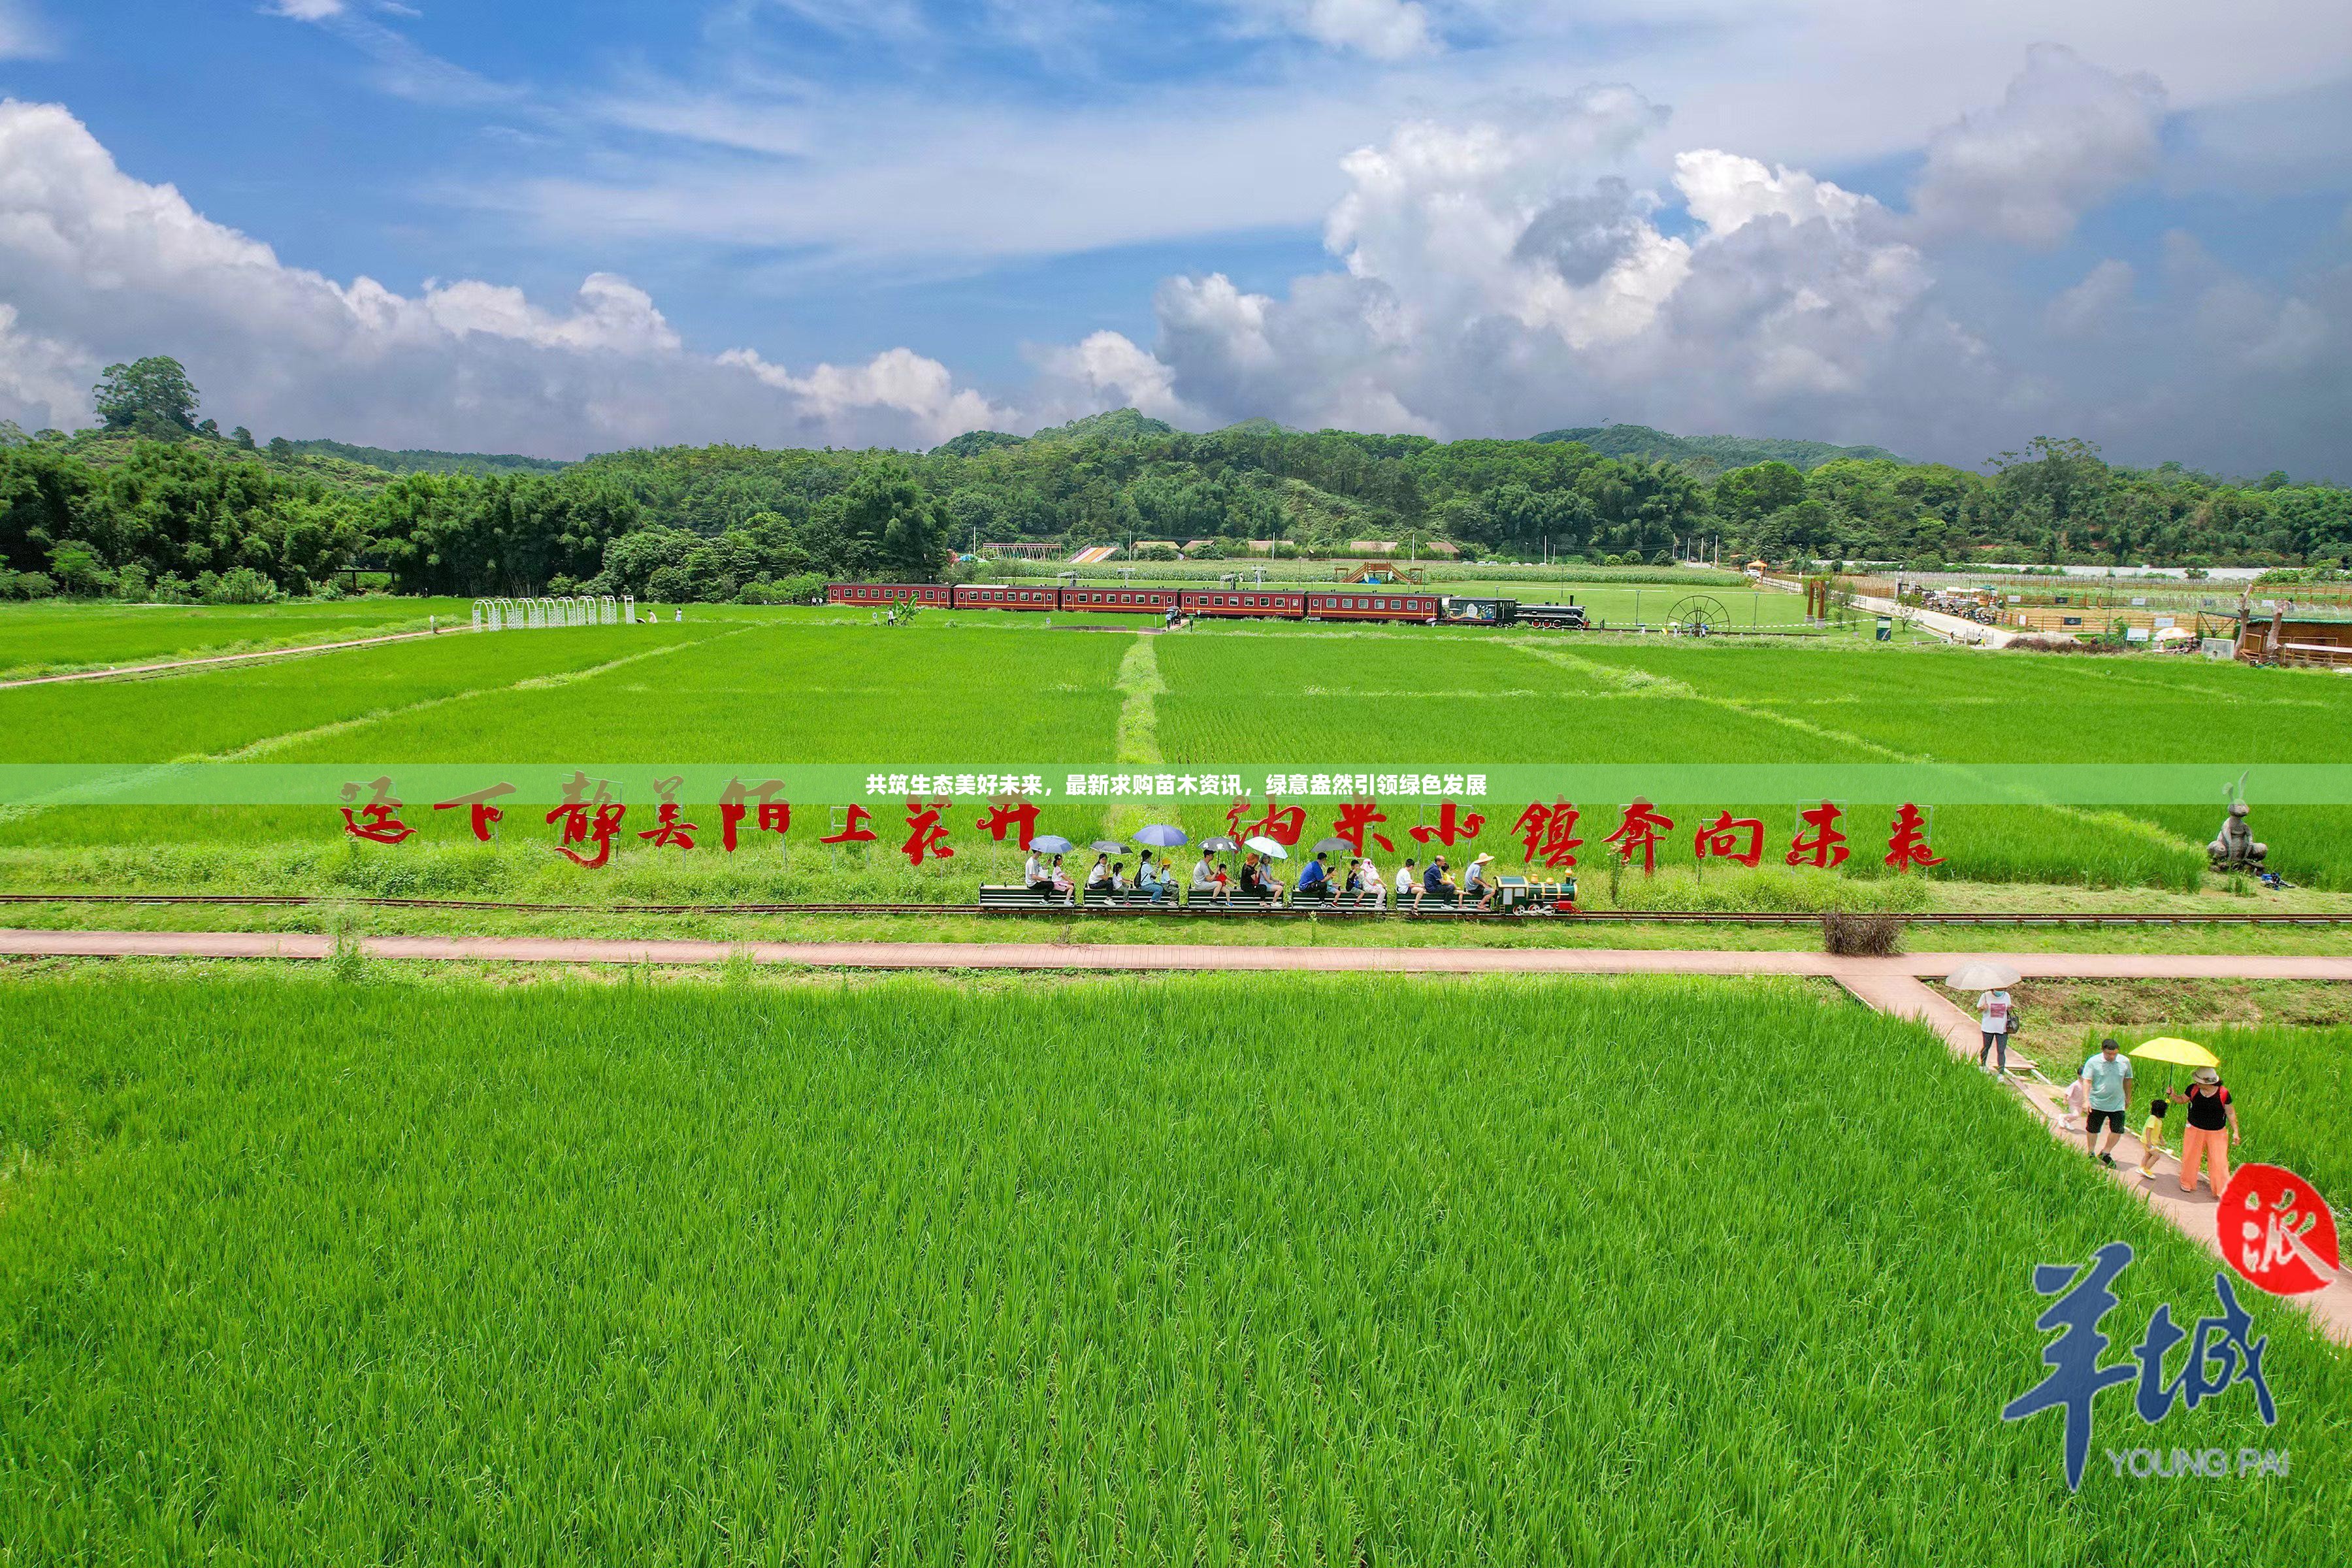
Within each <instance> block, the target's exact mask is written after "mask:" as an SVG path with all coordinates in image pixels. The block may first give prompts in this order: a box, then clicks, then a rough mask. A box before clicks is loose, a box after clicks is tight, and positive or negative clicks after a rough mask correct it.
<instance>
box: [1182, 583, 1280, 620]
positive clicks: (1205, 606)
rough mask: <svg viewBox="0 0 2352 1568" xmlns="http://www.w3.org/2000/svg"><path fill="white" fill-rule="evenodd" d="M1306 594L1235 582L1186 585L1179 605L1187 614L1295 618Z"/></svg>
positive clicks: (1278, 618)
mask: <svg viewBox="0 0 2352 1568" xmlns="http://www.w3.org/2000/svg"><path fill="white" fill-rule="evenodd" d="M1183 605H1184V613H1185V614H1186V615H1188V616H1207V617H1219V616H1222V617H1226V618H1235V617H1239V618H1255V619H1259V620H1264V619H1266V618H1268V617H1271V618H1273V619H1276V620H1284V621H1296V620H1302V619H1304V618H1305V617H1306V615H1307V595H1305V594H1284V593H1278V592H1276V591H1274V590H1272V589H1267V588H1252V587H1250V586H1248V585H1247V584H1238V585H1236V586H1234V587H1231V588H1215V589H1191V588H1188V589H1186V590H1185V592H1184V595H1183Z"/></svg>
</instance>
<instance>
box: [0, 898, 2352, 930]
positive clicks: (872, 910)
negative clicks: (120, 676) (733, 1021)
mask: <svg viewBox="0 0 2352 1568" xmlns="http://www.w3.org/2000/svg"><path fill="white" fill-rule="evenodd" d="M31 904H96V905H113V904H126V905H198V906H203V905H216V906H221V907H241V908H255V909H302V908H307V907H310V906H313V905H320V904H326V905H340V906H345V907H353V908H361V909H383V910H451V911H453V912H464V911H482V912H486V913H500V914H533V915H802V916H810V915H956V916H973V915H978V916H982V917H986V918H1009V919H1014V920H1041V919H1042V920H1056V921H1068V920H1100V921H1114V920H1127V919H1154V918H1169V917H1177V918H1189V919H1195V920H1218V921H1224V920H1258V921H1301V920H1310V921H1381V920H1404V921H1446V922H1451V923H1458V924H1469V925H1514V924H1524V923H1529V922H1537V923H1549V922H1551V921H1562V922H1568V923H1574V924H1581V925H1715V926H1808V925H1814V924H1818V923H1819V922H1820V921H1821V919H1822V913H1824V912H1827V911H1818V910H1817V911H1814V912H1811V913H1802V912H1796V911H1790V910H1769V911H1736V912H1717V911H1699V910H1589V911H1586V912H1583V913H1580V914H1573V915H1555V914H1527V915H1520V914H1501V913H1486V914H1480V913H1475V912H1473V913H1455V912H1453V911H1451V910H1447V911H1442V912H1441V911H1439V910H1427V911H1424V912H1422V913H1418V914H1416V913H1414V912H1413V911H1412V910H1349V909H1331V910H1324V909H1312V910H1302V909H1294V908H1281V909H1234V910H1219V911H1217V912H1215V913H1213V914H1212V913H1208V912H1205V911H1203V912H1200V913H1192V912H1189V911H1186V910H1150V909H1141V908H1131V907H1130V908H1125V909H1102V910H1089V909H1087V908H1085V907H1084V906H1080V907H1077V908H1075V909H981V908H978V907H976V906H974V905H970V904H547V903H523V902H514V901H507V900H489V899H397V898H364V897H342V896H339V895H335V894H327V893H0V905H18V906H22V905H31ZM1900 918H1901V919H1902V920H1903V921H1905V922H1906V924H1910V925H1919V926H2076V927H2098V926H2314V927H2336V926H2347V927H2352V913H2344V914H2263V913H2258V912H2252V911H2249V912H2246V913H2243V914H2238V913H2224V912H2221V911H2218V910H2216V911H2198V912H2194V913H2186V914H2096V913H2068V912H2063V911H2046V910H1971V911H1967V912H1955V911H1951V910H1935V911H1931V912H1927V913H1920V914H1906V915H1903V916H1901V917H1900Z"/></svg>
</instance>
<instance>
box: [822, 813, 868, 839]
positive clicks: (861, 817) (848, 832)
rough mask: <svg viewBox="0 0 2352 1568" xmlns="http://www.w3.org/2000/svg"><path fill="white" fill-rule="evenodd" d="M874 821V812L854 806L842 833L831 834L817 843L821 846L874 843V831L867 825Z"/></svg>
mask: <svg viewBox="0 0 2352 1568" xmlns="http://www.w3.org/2000/svg"><path fill="white" fill-rule="evenodd" d="M873 820H874V814H873V813H872V812H870V811H868V810H866V808H865V807H864V806H862V805H853V806H851V807H850V808H849V815H848V817H847V819H846V821H845V825H844V826H843V827H842V829H841V831H840V832H838V833H829V834H827V835H825V837H823V838H820V839H818V840H817V842H818V843H819V844H871V843H873V842H874V829H873V828H871V827H869V826H866V824H868V823H870V822H872V821H873Z"/></svg>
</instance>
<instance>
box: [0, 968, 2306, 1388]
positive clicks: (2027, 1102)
mask: <svg viewBox="0 0 2352 1568" xmlns="http://www.w3.org/2000/svg"><path fill="white" fill-rule="evenodd" d="M359 945H360V949H361V951H362V952H364V953H366V954H367V955H368V956H369V957H371V958H387V959H442V960H469V961H476V962H480V961H492V962H509V963H627V964H643V963H651V964H710V963H724V962H726V961H727V960H728V959H730V957H733V956H734V955H736V954H737V953H743V954H746V955H748V956H749V957H750V958H751V959H752V960H753V961H754V962H755V963H784V964H798V965H807V966H810V967H814V968H832V969H888V970H924V969H929V970H940V969H965V970H971V969H1012V970H1060V971H1076V970H1083V971H1097V972H1103V971H1108V972H1129V973H1132V972H1145V971H1155V970H1193V971H1224V972H1253V973H1269V972H1286V973H1319V974H1331V973H1391V974H1717V975H1736V974H1780V975H1801V976H1811V977H1816V978H1821V979H1827V980H1834V981H1836V982H1837V983H1838V984H1840V985H1842V986H1843V987H1844V988H1845V989H1846V990H1847V991H1848V992H1849V993H1851V994H1853V996H1854V997H1855V998H1856V999H1857V1000H1859V1001H1861V1002H1862V1003H1863V1004H1864V1005H1867V1006H1870V1007H1874V1008H1875V1009H1877V1010H1878V1011H1879V1012H1882V1013H1885V1014H1887V1015H1889V1016H1895V1017H1903V1018H1913V1019H1916V1020H1918V1021H1919V1022H1922V1023H1924V1024H1926V1025H1927V1026H1928V1027H1930V1028H1932V1029H1934V1030H1935V1031H1936V1032H1937V1033H1938V1034H1940V1035H1941V1036H1942V1037H1944V1040H1945V1043H1946V1044H1947V1045H1948V1047H1950V1048H1951V1050H1952V1052H1953V1054H1954V1055H1956V1056H1958V1057H1960V1058H1963V1059H1965V1060H1967V1061H1969V1062H1974V1061H1975V1059H1976V1053H1977V1047H1978V1046H1979V1043H1980V1041H1979V1035H1978V1033H1977V1023H1976V1019H1975V1018H1974V1017H1973V1016H1971V1015H1969V1014H1967V1013H1964V1012H1962V1011H1961V1010H1960V1009H1959V1008H1958V1006H1956V1005H1953V1004H1952V1002H1951V1001H1949V1000H1948V998H1946V997H1945V996H1944V995H1943V994H1941V993H1940V992H1938V991H1937V990H1935V989H1934V988H1933V987H1932V986H1930V985H1928V984H1927V983H1926V979H1925V978H1924V977H1929V976H1935V975H1940V974H1948V973H1951V971H1952V970H1954V969H1956V968H1958V966H1959V965H1960V964H1961V963H1966V962H1967V961H1968V959H1969V954H1966V953H1958V952H1950V953H1914V954H1909V955H1906V956H1904V957H1900V958H1835V957H1832V956H1830V955H1828V954H1826V953H1818V952H1675V951H1671V950H1654V951H1642V950H1627V949H1607V948H1582V949H1479V948H1382V947H1303V948H1302V947H1209V946H1200V945H1170V946H1165V947H1158V946H1144V945H1127V944H1119V943H1108V942H1105V943H1071V944H1067V945H1064V944H1060V943H1055V942H741V943H734V942H665V941H646V940H618V941H604V940H595V939H587V938H575V937H487V936H482V937H427V936H371V937H362V938H360V939H359ZM334 950H335V941H334V939H333V938H332V937H328V936H320V935H314V934H288V935H272V934H268V933H266V932H258V931H6V930H0V955H10V956H22V957H82V958H131V957H144V958H212V959H225V958H226V959H242V958H291V959H323V958H328V957H331V955H332V954H333V952H334ZM2000 962H2002V963H2008V964H2010V965H2011V966H2012V967H2014V968H2016V969H2017V970H2019V971H2020V972H2021V973H2022V974H2023V975H2025V976H2026V977H2028V978H2031V979H2062V978H2063V979H2081V980H2093V979H2122V980H2163V979H2254V980H2339V981H2352V955H2347V956H2343V957H2334V956H2327V957H2311V956H2306V957H2286V956H2280V957H2265V956H2260V955H2245V956H2240V955H2235V954H2225V953H2198V954H2186V955H2179V956H2170V955H2166V954H2162V953H2131V952H2039V953H2002V954H2000ZM2074 1067H2075V1064H2074V1063H2072V1062H2067V1061H2052V1062H2050V1063H2048V1064H2046V1065H2045V1070H2046V1071H2047V1072H2048V1073H2049V1076H2050V1077H2052V1078H2053V1079H2055V1080H2056V1081H2058V1082H2061V1083H2063V1082H2064V1081H2066V1079H2067V1078H2068V1077H2069V1076H2070V1075H2071V1074H2072V1073H2073V1071H2074ZM2003 1081H2004V1082H2005V1083H2006V1084H2007V1085H2008V1087H2009V1089H2010V1090H2011V1092H2012V1093H2013V1094H2015V1095H2016V1097H2017V1099H2018V1102H2019V1104H2020V1105H2021V1106H2022V1107H2024V1108H2025V1109H2026V1110H2027V1111H2028V1112H2029V1113H2030V1114H2032V1115H2033V1116H2034V1117H2035V1118H2036V1119H2038V1120H2039V1121H2042V1124H2043V1125H2044V1126H2046V1127H2048V1128H2049V1129H2050V1130H2051V1132H2052V1135H2053V1137H2056V1138H2059V1139H2060V1140H2061V1141H2062V1142H2064V1143H2065V1144H2066V1145H2067V1146H2068V1147H2069V1148H2070V1149H2071V1150H2073V1151H2074V1152H2075V1154H2076V1155H2077V1156H2078V1157H2081V1158H2085V1159H2087V1158H2088V1156H2087V1155H2086V1154H2084V1152H2083V1148H2082V1144H2081V1142H2079V1135H2077V1134H2073V1133H2068V1132H2065V1131H2063V1130H2062V1129H2060V1127H2059V1126H2058V1123H2057V1121H2056V1120H2055V1119H2054V1118H2053V1115H2052V1114H2051V1111H2050V1109H2049V1107H2048V1106H2047V1105H2046V1104H2045V1103H2044V1101H2043V1100H2042V1099H2040V1098H2037V1091H2036V1090H2035V1089H2032V1088H2031V1087H2029V1085H2028V1084H2027V1083H2025V1082H2024V1081H2022V1080H2020V1079H2004V1080H2003ZM2139 1157H2140V1146H2139V1142H2138V1140H2137V1139H2136V1138H2132V1137H2126V1138H2125V1139H2124V1140H2123V1142H2121V1143H2119V1144H2117V1145H2116V1168H2115V1170H2114V1171H2113V1172H2111V1173H2109V1174H2110V1175H2111V1176H2112V1177H2113V1179H2114V1180H2115V1181H2116V1182H2117V1183H2119V1184H2121V1185H2123V1186H2124V1188H2125V1189H2126V1191H2130V1192H2134V1193H2137V1194H2139V1196H2140V1197H2141V1198H2142V1199H2143V1200H2144V1201H2146V1202H2147V1205H2149V1206H2150V1207H2151V1208H2152V1209H2154V1210H2155V1211H2156V1213H2157V1214H2158V1215H2161V1216H2162V1217H2163V1218H2164V1219H2166V1220H2168V1221H2169V1222H2170V1223H2171V1224H2172V1225H2173V1226H2175V1227H2177V1228H2178V1229H2179V1230H2180V1231H2181V1232H2182V1233H2183V1234H2184V1235H2186V1236H2188V1237H2191V1238H2192V1239H2194V1240H2195V1241H2197V1242H2198V1243H2200V1245H2201V1246H2203V1247H2206V1248H2207V1249H2208V1250H2209V1251H2211V1252H2213V1253H2214V1254H2215V1255H2216V1256H2217V1257H2218V1256H2219V1255H2220V1252H2221V1247H2220V1244H2219V1243H2218V1241H2217V1240H2216V1239H2215V1236H2214V1216H2213V1206H2214V1200H2213V1197H2212V1194H2210V1193H2209V1192H2207V1191H2206V1190H2205V1189H2204V1188H2203V1187H2202V1186H2200V1188H2199V1189H2198V1190H2197V1191H2196V1192H2195V1193H2193V1194H2183V1193H2182V1192H2181V1191H2180V1190H2179V1167H2178V1165H2177V1164H2176V1163H2174V1162H2173V1160H2172V1159H2171V1158H2170V1157H2169V1156H2163V1157H2161V1158H2160V1161H2159V1163H2158V1173H2157V1179H2156V1180H2155V1181H2153V1182H2144V1181H2142V1180H2141V1179H2140V1176H2139ZM2303 1305H2304V1307H2305V1309H2306V1310H2308V1311H2309V1312H2310V1314H2311V1317H2312V1319H2313V1321H2315V1323H2317V1324H2318V1325H2319V1327H2320V1330H2321V1331H2322V1332H2324V1333H2326V1334H2327V1335H2328V1336H2329V1337H2330V1338H2332V1339H2334V1340H2336V1341H2337V1342H2339V1343H2344V1344H2352V1278H2347V1276H2345V1275H2344V1274H2340V1273H2339V1276H2338V1278H2337V1279H2336V1283H2335V1284H2333V1285H2331V1286H2330V1287H2329V1288H2328V1289H2326V1290H2324V1291H2321V1292H2320V1293H2319V1294H2317V1295H2316V1296H2312V1297H2306V1298H2305V1299H2304V1301H2303Z"/></svg>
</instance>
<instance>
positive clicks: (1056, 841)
mask: <svg viewBox="0 0 2352 1568" xmlns="http://www.w3.org/2000/svg"><path fill="white" fill-rule="evenodd" d="M1029 847H1030V848H1032V849H1034V850H1036V851H1037V853H1039V854H1040V855H1067V854H1068V853H1069V852H1070V851H1071V850H1073V849H1075V848H1076V847H1077V846H1076V845H1075V844H1073V843H1071V842H1070V841H1069V840H1068V839H1066V838H1056V837H1054V836H1053V835H1052V834H1050V833H1045V834H1041V835H1039V836H1038V837H1034V838H1032V839H1031V840H1029Z"/></svg>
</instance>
